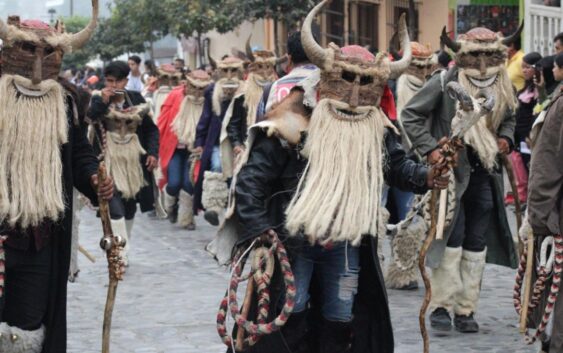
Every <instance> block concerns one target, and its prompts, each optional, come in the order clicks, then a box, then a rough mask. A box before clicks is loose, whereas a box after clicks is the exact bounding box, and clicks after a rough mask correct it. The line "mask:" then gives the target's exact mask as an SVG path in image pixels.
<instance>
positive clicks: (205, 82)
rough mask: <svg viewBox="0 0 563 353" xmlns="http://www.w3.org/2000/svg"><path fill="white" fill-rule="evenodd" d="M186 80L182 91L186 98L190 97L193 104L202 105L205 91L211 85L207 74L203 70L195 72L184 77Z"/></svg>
mask: <svg viewBox="0 0 563 353" xmlns="http://www.w3.org/2000/svg"><path fill="white" fill-rule="evenodd" d="M186 80H187V82H186V88H185V91H184V94H185V95H186V97H191V98H192V100H193V101H194V102H196V103H199V104H203V95H204V93H205V89H206V88H207V87H209V85H210V84H211V83H213V81H212V80H211V77H210V76H209V74H207V72H205V71H203V70H195V71H192V72H190V73H189V74H188V75H186Z"/></svg>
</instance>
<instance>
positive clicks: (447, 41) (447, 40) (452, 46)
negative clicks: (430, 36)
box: [440, 26, 461, 53]
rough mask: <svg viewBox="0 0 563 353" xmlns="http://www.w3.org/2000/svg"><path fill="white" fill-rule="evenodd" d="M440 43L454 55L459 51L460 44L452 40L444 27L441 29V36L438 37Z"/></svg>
mask: <svg viewBox="0 0 563 353" xmlns="http://www.w3.org/2000/svg"><path fill="white" fill-rule="evenodd" d="M440 42H441V43H442V44H443V45H445V46H446V47H448V48H450V49H451V50H452V51H453V52H454V53H457V52H458V51H459V50H460V49H461V44H459V43H458V42H456V41H455V40H452V39H451V38H450V37H449V36H448V33H447V32H446V26H444V28H442V34H441V35H440Z"/></svg>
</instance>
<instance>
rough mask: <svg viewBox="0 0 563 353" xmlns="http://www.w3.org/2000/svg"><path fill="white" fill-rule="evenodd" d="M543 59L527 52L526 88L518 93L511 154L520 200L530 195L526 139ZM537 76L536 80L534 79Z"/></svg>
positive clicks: (523, 200) (525, 59) (525, 67)
mask: <svg viewBox="0 0 563 353" xmlns="http://www.w3.org/2000/svg"><path fill="white" fill-rule="evenodd" d="M541 59H542V56H541V55H540V54H539V53H536V52H533V53H530V54H526V55H525V56H524V57H523V58H522V73H523V75H524V80H525V83H524V88H522V89H521V90H520V91H518V93H517V97H518V108H517V109H516V129H515V131H514V144H515V150H514V151H513V152H512V154H511V155H510V158H511V160H512V165H513V167H514V174H515V176H516V185H517V189H518V197H519V199H520V202H522V203H526V200H527V196H528V174H529V171H530V169H529V164H530V158H531V156H530V149H529V148H528V145H527V143H526V139H527V138H528V135H529V134H530V131H531V130H532V125H533V124H534V120H535V115H534V107H535V106H536V104H537V103H538V99H539V91H538V88H537V87H536V84H535V83H534V82H537V78H538V77H539V76H540V75H541V68H540V67H538V66H536V65H537V63H538V62H539V61H540V60H541ZM534 78H536V80H534ZM505 201H506V203H508V204H510V203H512V202H514V199H513V196H512V195H511V194H509V195H507V199H506V200H505Z"/></svg>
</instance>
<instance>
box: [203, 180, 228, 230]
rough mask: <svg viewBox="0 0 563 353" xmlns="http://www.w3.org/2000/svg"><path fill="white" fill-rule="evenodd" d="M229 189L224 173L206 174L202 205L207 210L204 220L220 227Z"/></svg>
mask: <svg viewBox="0 0 563 353" xmlns="http://www.w3.org/2000/svg"><path fill="white" fill-rule="evenodd" d="M228 198H229V188H228V187H227V181H226V180H225V178H224V177H223V174H222V173H214V172H209V171H208V172H205V174H204V178H203V190H202V196H201V203H202V205H203V207H204V208H205V214H204V218H205V220H206V221H207V222H209V223H210V224H211V225H214V226H218V225H219V215H220V214H221V213H222V212H223V210H224V209H225V207H226V206H227V199H228Z"/></svg>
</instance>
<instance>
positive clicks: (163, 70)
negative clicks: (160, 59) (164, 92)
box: [156, 64, 182, 87]
mask: <svg viewBox="0 0 563 353" xmlns="http://www.w3.org/2000/svg"><path fill="white" fill-rule="evenodd" d="M156 74H157V78H158V83H159V85H160V86H168V87H176V86H178V85H179V84H180V81H181V80H182V73H181V72H179V71H177V70H176V68H175V67H174V66H173V65H170V64H164V65H161V66H160V67H159V68H158V69H157V71H156Z"/></svg>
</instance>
